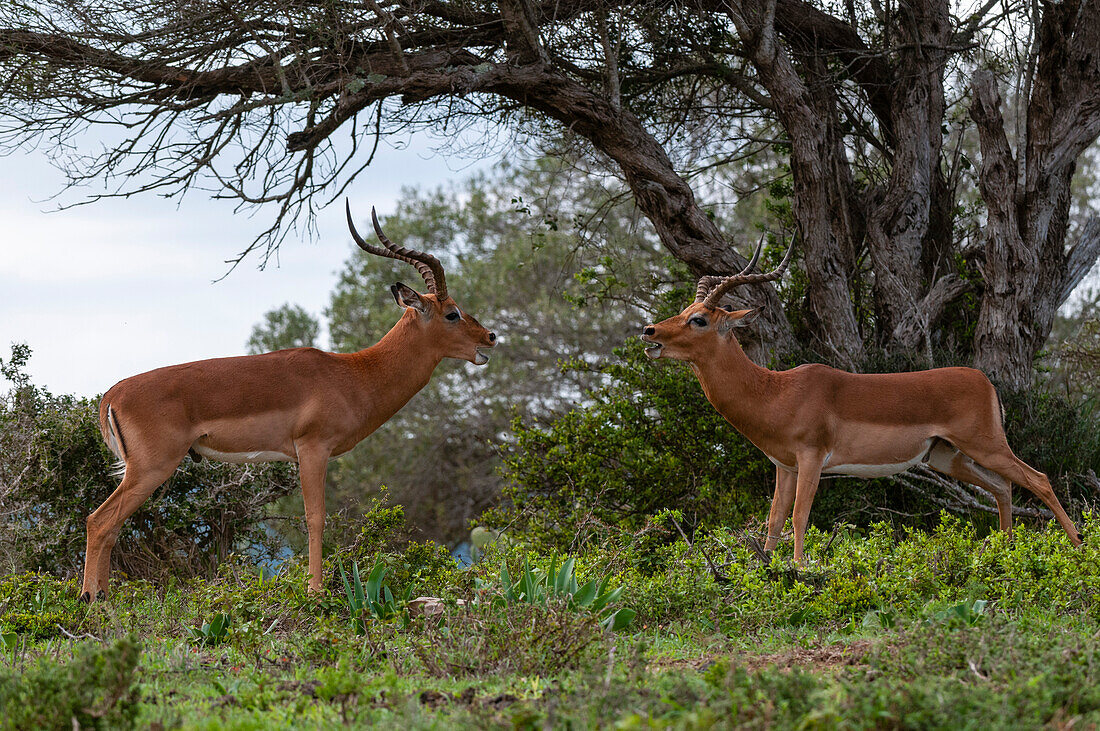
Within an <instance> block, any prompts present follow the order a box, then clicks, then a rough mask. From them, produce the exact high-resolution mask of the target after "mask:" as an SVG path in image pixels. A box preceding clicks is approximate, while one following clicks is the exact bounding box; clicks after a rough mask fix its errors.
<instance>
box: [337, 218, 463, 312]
mask: <svg viewBox="0 0 1100 731" xmlns="http://www.w3.org/2000/svg"><path fill="white" fill-rule="evenodd" d="M344 206H345V209H346V211H347V215H348V228H349V229H351V237H352V238H353V239H355V243H356V244H358V246H359V248H360V249H362V250H363V251H365V252H367V253H369V254H374V255H375V256H385V257H388V258H390V259H397V260H398V261H403V262H406V263H408V264H412V265H413V266H414V267H416V270H417V271H418V272H420V276H422V277H423V278H424V284H426V285H427V286H428V293H429V294H434V295H435V296H436V297H437V298H438V299H439V300H444V299H446V298H447V279H446V277H445V276H444V274H443V265H442V264H440V263H439V259H436V258H435V257H434V256H432V255H431V254H426V253H424V252H423V251H417V250H416V249H410V248H407V247H405V246H398V245H397V244H395V243H393V242H392V241H390V240H389V239H388V238H386V234H384V233H382V226H381V225H380V224H379V223H378V214H377V213H376V212H375V210H374V206H371V209H370V218H371V221H372V222H373V223H374V233H375V234H377V235H378V240H379V241H381V242H382V246H384V247H385V248H381V247H378V246H375V245H374V244H368V243H367V242H366V241H364V240H363V237H362V236H360V235H359V232H358V231H357V230H356V229H355V222H354V221H353V220H352V218H351V203H350V202H349V201H348V200H346V199H345V200H344Z"/></svg>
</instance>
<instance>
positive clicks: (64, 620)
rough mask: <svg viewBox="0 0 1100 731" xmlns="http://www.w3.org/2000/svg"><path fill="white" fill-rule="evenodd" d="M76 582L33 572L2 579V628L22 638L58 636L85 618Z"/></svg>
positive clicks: (0, 609) (0, 597)
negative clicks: (60, 580)
mask: <svg viewBox="0 0 1100 731" xmlns="http://www.w3.org/2000/svg"><path fill="white" fill-rule="evenodd" d="M77 593H78V592H77V586H76V583H75V582H72V581H66V582H58V581H56V580H55V579H52V578H51V577H48V576H42V575H39V574H33V573H23V574H11V575H8V576H5V577H3V578H2V579H0V631H3V632H5V633H9V634H14V635H16V636H17V637H19V638H21V639H30V640H34V639H46V638H50V637H57V636H58V635H60V634H61V629H62V628H66V629H69V630H71V629H73V628H75V627H76V626H77V625H78V624H79V623H80V621H81V620H82V619H83V618H84V613H85V606H84V605H83V604H81V603H80V601H79V600H78V599H77Z"/></svg>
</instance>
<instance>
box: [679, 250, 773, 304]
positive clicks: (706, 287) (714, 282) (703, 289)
mask: <svg viewBox="0 0 1100 731" xmlns="http://www.w3.org/2000/svg"><path fill="white" fill-rule="evenodd" d="M765 235H766V234H760V241H759V242H757V244H756V251H754V252H753V255H752V259H750V260H749V263H748V265H747V266H746V267H745V268H744V269H742V270H741V271H740V272H738V273H737V274H736V275H735V276H738V277H739V276H741V275H742V274H748V273H749V272H751V271H752V268H753V267H754V266H756V262H758V261H760V252H761V251H763V250H764V236H765ZM726 279H728V277H716V276H713V275H710V274H708V275H706V276H704V277H700V278H699V284H698V286H696V287H695V302H696V304H698V303H699V302H702V301H703V300H705V299H706V298H707V294H709V293H710V290H712V289H713V288H714V287H717V286H718V285H719V284H721V283H722V282H724V281H725V280H726Z"/></svg>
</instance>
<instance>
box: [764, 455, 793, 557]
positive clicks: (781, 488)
mask: <svg viewBox="0 0 1100 731" xmlns="http://www.w3.org/2000/svg"><path fill="white" fill-rule="evenodd" d="M797 479H798V477H797V474H796V473H794V472H789V471H787V470H785V469H783V468H782V467H779V466H777V467H776V468H775V495H773V496H772V508H771V511H770V512H769V513H768V539H767V540H766V541H765V542H764V550H765V551H771V550H773V549H774V548H775V545H776V544H777V543H779V537H780V536H781V535H782V534H783V524H784V523H786V522H787V516H788V515H790V514H791V503H793V502H794V494H795V487H796V481H797Z"/></svg>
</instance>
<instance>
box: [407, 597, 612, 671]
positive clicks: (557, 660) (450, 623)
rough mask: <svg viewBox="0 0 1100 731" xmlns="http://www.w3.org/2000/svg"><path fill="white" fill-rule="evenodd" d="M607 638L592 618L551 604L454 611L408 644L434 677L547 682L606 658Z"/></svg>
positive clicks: (429, 624)
mask: <svg viewBox="0 0 1100 731" xmlns="http://www.w3.org/2000/svg"><path fill="white" fill-rule="evenodd" d="M414 626H415V625H414ZM612 637H613V636H612V635H611V634H610V633H605V632H604V631H603V630H601V628H600V625H599V622H598V619H597V618H596V617H595V616H594V615H592V614H589V613H586V612H585V613H582V612H576V611H574V610H573V609H571V608H570V607H569V605H568V602H567V601H566V600H564V599H556V598H555V599H550V600H548V601H547V602H546V603H545V604H526V603H519V604H513V605H509V606H507V607H504V606H500V605H499V604H496V603H493V602H480V603H472V604H468V605H466V606H465V607H456V608H454V609H452V610H450V611H448V613H447V614H446V617H445V619H444V620H443V621H442V622H435V621H432V620H428V621H426V622H425V623H424V624H423V625H421V628H420V630H419V632H418V634H416V635H415V636H413V637H412V638H411V641H412V643H413V649H414V651H415V653H416V656H417V657H418V658H419V659H420V662H421V663H422V664H423V666H424V668H425V670H427V672H428V673H429V674H430V675H434V676H436V677H462V676H474V677H485V676H489V675H506V674H515V675H531V676H541V677H547V676H550V675H554V674H556V673H560V672H562V671H564V670H568V669H575V668H578V667H583V666H586V665H587V664H589V663H591V662H592V661H593V660H594V659H595V657H597V656H598V655H600V654H603V655H604V656H606V653H607V652H608V651H610V648H611V647H612V645H613V639H612Z"/></svg>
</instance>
